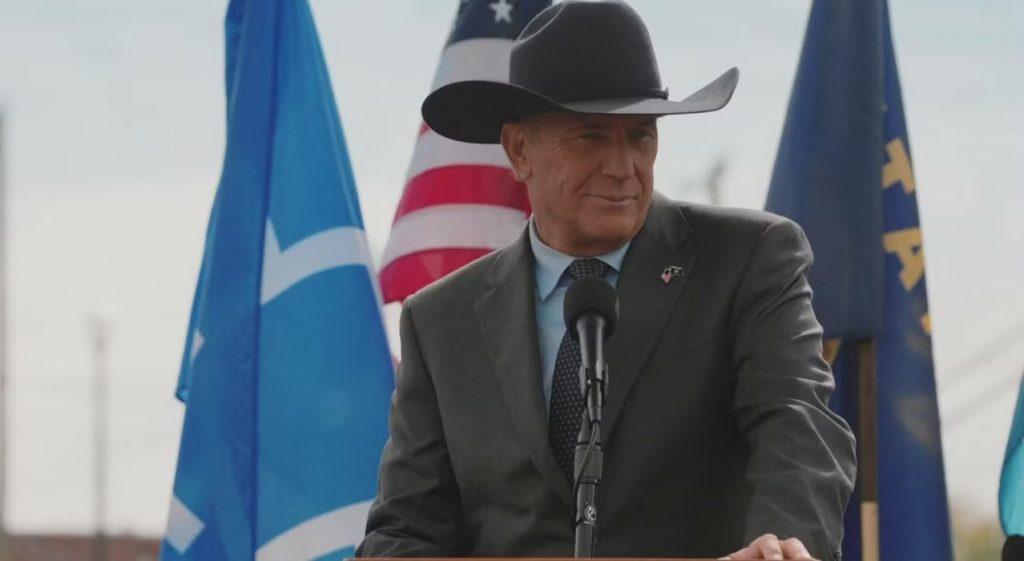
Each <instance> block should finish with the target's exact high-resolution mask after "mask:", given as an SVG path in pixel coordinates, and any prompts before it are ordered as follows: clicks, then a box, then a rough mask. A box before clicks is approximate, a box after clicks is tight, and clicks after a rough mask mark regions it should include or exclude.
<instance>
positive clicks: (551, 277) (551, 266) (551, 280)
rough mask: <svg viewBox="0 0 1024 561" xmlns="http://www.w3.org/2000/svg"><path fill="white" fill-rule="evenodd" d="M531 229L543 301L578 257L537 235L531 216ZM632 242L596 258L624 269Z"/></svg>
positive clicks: (536, 272) (532, 247)
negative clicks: (549, 243)
mask: <svg viewBox="0 0 1024 561" xmlns="http://www.w3.org/2000/svg"><path fill="white" fill-rule="evenodd" d="M529 230H530V250H531V251H532V252H533V259H534V263H535V266H534V276H535V278H536V282H537V296H538V297H539V298H540V299H541V301H542V302H543V301H545V300H547V299H548V297H549V296H551V293H552V292H554V291H555V287H557V286H558V282H559V281H560V280H561V279H562V274H563V273H564V272H565V270H566V269H567V268H568V267H569V265H571V264H572V262H573V261H575V260H576V259H577V258H576V257H573V256H571V255H566V254H564V253H562V252H561V251H558V250H556V249H553V248H551V247H550V246H548V245H547V244H546V243H544V242H542V241H541V239H540V236H538V235H537V227H536V226H535V225H534V223H533V218H530V227H529ZM630 243H631V242H626V243H625V244H624V245H623V246H622V247H620V248H619V249H616V250H615V251H612V252H609V253H605V254H604V255H598V256H597V257H596V259H600V260H601V261H604V263H605V264H606V265H608V266H609V267H611V268H612V269H615V271H616V272H618V271H620V270H622V260H623V259H625V257H626V251H627V250H628V249H629V244H630Z"/></svg>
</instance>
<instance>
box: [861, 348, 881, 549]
mask: <svg viewBox="0 0 1024 561" xmlns="http://www.w3.org/2000/svg"><path fill="white" fill-rule="evenodd" d="M877 361H878V354H877V351H876V345H875V339H874V338H869V339H862V340H860V341H857V386H858V391H857V393H858V396H859V399H858V400H857V403H858V414H857V419H858V423H857V424H858V435H857V442H858V447H859V450H858V456H859V459H858V462H857V465H858V473H859V475H858V477H859V479H860V481H859V483H860V524H861V534H860V535H861V561H879V556H880V550H879V540H878V391H877V390H878V383H877V382H878V378H877V377H878V362H877Z"/></svg>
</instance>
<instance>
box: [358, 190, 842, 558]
mask: <svg viewBox="0 0 1024 561" xmlns="http://www.w3.org/2000/svg"><path fill="white" fill-rule="evenodd" d="M811 261H812V255H811V250H810V247H809V245H808V243H807V239H806V238H805V237H804V235H803V232H802V231H801V230H800V228H799V227H798V226H797V225H795V224H794V223H793V222H791V221H789V220H786V219H784V218H780V217H777V216H774V215H770V214H767V213H762V212H756V211H742V210H724V209H717V208H711V207H703V206H697V205H681V204H678V203H675V202H672V201H668V200H667V199H664V198H663V197H661V196H660V195H656V196H655V200H654V202H653V204H652V206H651V210H650V213H649V215H648V218H647V221H646V223H645V224H644V227H643V229H642V230H641V231H640V233H639V234H638V235H637V237H636V238H634V240H633V243H632V245H631V246H630V249H629V252H628V253H627V255H626V259H625V261H624V263H623V268H622V269H623V270H622V273H621V276H620V277H619V281H618V287H617V289H616V292H617V293H618V297H619V303H620V310H621V311H620V319H619V324H618V327H617V328H616V330H615V333H614V335H613V336H612V337H611V338H610V339H609V341H608V343H607V351H606V354H607V361H608V364H609V370H610V376H611V381H610V386H609V389H608V400H607V405H606V407H605V421H604V426H603V427H602V433H603V437H604V442H605V450H606V452H605V464H604V479H603V481H602V485H601V487H600V489H599V491H598V496H597V501H598V502H597V504H598V507H599V508H600V510H601V520H600V528H599V540H600V543H599V546H598V552H599V555H601V556H661V557H717V556H721V555H725V554H727V553H730V552H732V551H734V550H736V549H739V548H740V547H742V546H744V545H746V544H747V543H748V542H749V541H751V540H752V539H753V538H755V537H757V536H759V535H761V534H763V533H768V532H771V533H775V534H777V535H779V536H781V537H789V536H795V537H799V538H800V539H802V540H803V541H804V543H805V544H806V545H807V547H808V549H809V550H810V552H811V553H812V554H813V555H815V556H817V557H820V558H823V559H830V558H836V557H837V556H838V549H839V545H840V542H841V538H842V531H843V512H844V509H845V507H846V503H847V500H848V498H849V495H850V492H851V489H852V486H853V481H854V472H855V458H854V441H853V436H852V434H851V433H850V430H849V427H848V426H847V425H846V423H844V422H843V420H842V419H841V418H840V417H838V416H837V415H835V414H834V413H832V412H831V411H830V410H829V409H828V407H827V406H826V402H827V400H828V398H829V395H830V394H831V392H832V390H833V379H832V375H831V373H830V371H829V367H828V365H827V363H826V362H825V361H824V360H822V356H821V350H822V349H821V328H820V327H819V325H818V322H817V321H816V319H815V317H814V311H813V310H812V309H811V291H810V288H809V287H808V284H807V280H806V275H807V270H808V268H809V267H810V265H811ZM669 265H678V266H680V267H682V268H683V270H684V271H685V273H684V275H683V276H682V277H680V278H676V279H675V280H673V281H671V282H668V283H665V282H663V281H662V279H661V273H662V271H663V270H664V269H665V267H667V266H669ZM534 287H535V283H534V273H533V257H532V253H531V251H530V245H529V239H528V236H527V235H526V234H525V233H524V235H523V236H521V237H520V239H519V240H518V241H516V242H515V243H513V244H512V245H510V246H508V247H506V248H505V249H502V250H500V251H497V252H495V253H492V254H491V255H489V256H487V257H484V258H482V259H480V260H478V261H475V262H474V263H472V264H470V265H468V266H466V267H464V268H463V269H461V270H459V271H458V272H456V273H453V274H452V275H449V276H448V277H447V278H445V279H444V280H441V281H439V282H437V283H434V284H432V285H431V286H429V287H427V288H425V289H423V290H422V291H420V292H419V293H418V294H416V295H415V296H413V297H412V298H410V299H409V300H408V301H407V302H406V304H405V308H404V310H403V312H402V320H401V337H402V364H401V368H400V371H399V374H398V378H397V388H396V390H395V394H394V397H393V401H392V405H391V419H390V430H391V437H390V439H389V440H388V443H387V445H386V447H385V449H384V454H383V457H382V459H381V466H380V480H379V489H378V494H377V498H376V501H375V502H374V504H373V507H372V508H371V510H370V516H369V520H368V523H367V535H366V538H365V540H364V541H363V543H362V545H360V547H359V549H358V551H357V555H359V556H365V557H391V556H395V557H398V556H463V555H466V556H470V555H471V556H571V555H572V529H571V528H570V521H569V516H570V504H571V503H570V496H569V495H570V489H569V485H568V483H567V482H566V481H565V478H564V477H563V476H562V473H561V472H560V471H559V469H558V465H557V463H556V462H555V457H554V455H553V453H552V452H551V449H550V447H549V445H548V423H547V414H546V411H545V407H544V396H543V394H542V390H541V376H540V372H539V367H538V363H539V358H538V348H537V346H538V342H537V327H536V320H535V305H534V298H535V288H534Z"/></svg>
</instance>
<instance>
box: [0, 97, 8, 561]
mask: <svg viewBox="0 0 1024 561" xmlns="http://www.w3.org/2000/svg"><path fill="white" fill-rule="evenodd" d="M4 155H5V154H4V112H3V108H0V561H6V560H7V519H6V517H5V515H6V514H7V513H6V508H5V506H6V503H7V253H6V251H5V249H6V246H7V228H6V226H7V224H6V220H5V219H6V215H7V199H6V187H7V186H6V185H5V182H6V173H7V169H6V166H5V160H4Z"/></svg>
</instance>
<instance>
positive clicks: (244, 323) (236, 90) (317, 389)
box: [161, 0, 393, 561]
mask: <svg viewBox="0 0 1024 561" xmlns="http://www.w3.org/2000/svg"><path fill="white" fill-rule="evenodd" d="M225 31H226V36H227V45H226V51H227V68H226V81H227V112H228V118H227V147H226V152H225V156H224V164H223V171H222V175H221V180H220V185H219V186H218V188H217V196H216V199H215V201H214V205H213V210H212V213H211V216H210V223H209V229H208V230H207V235H206V247H205V252H204V255H203V264H202V268H201V272H200V276H199V281H198V286H197V289H196V295H195V300H194V303H193V308H192V318H191V321H190V324H189V337H188V342H187V344H186V347H185V355H184V358H183V361H182V367H181V375H180V378H179V383H178V396H179V397H180V398H181V399H182V400H183V401H184V402H185V421H184V425H183V428H182V435H181V447H180V451H179V455H178V469H177V474H176V476H175V481H174V497H173V500H172V504H171V509H170V515H169V519H168V525H167V532H166V534H165V539H164V545H163V549H162V552H161V558H162V559H163V560H164V561H177V560H196V561H222V560H232V561H241V560H253V559H255V560H257V561H285V560H288V561H291V560H314V559H317V560H325V559H342V558H344V557H345V556H346V555H350V554H351V552H352V548H353V546H355V545H356V544H358V543H359V541H360V540H361V539H362V536H363V532H364V527H365V519H366V513H367V511H368V508H369V502H370V501H371V499H372V498H373V496H374V494H375V491H376V480H377V466H378V463H379V459H380V453H381V450H382V449H383V446H384V441H385V439H386V437H387V411H388V404H389V400H390V395H391V391H392V388H393V374H392V367H391V356H390V353H389V351H388V347H387V342H386V339H385V335H384V328H383V322H382V319H381V313H380V298H379V296H378V294H377V290H376V288H375V280H374V279H375V275H374V274H372V271H373V267H372V264H371V263H370V257H369V248H368V246H367V243H366V237H365V234H364V229H363V220H362V216H361V212H360V209H359V200H358V197H357V194H356V188H355V181H354V179H353V175H352V168H351V165H350V163H349V159H348V153H347V148H346V145H345V137H344V134H343V133H342V129H341V123H340V120H339V118H338V113H337V109H336V107H335V104H334V95H333V93H332V91H331V85H330V80H329V79H328V76H327V69H326V67H325V65H324V60H323V54H322V52H321V50H320V42H319V39H318V38H317V33H316V29H315V27H314V24H313V18H312V14H311V13H310V9H309V5H308V3H307V0H233V1H232V2H231V3H230V5H229V6H228V13H227V18H226V23H225Z"/></svg>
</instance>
